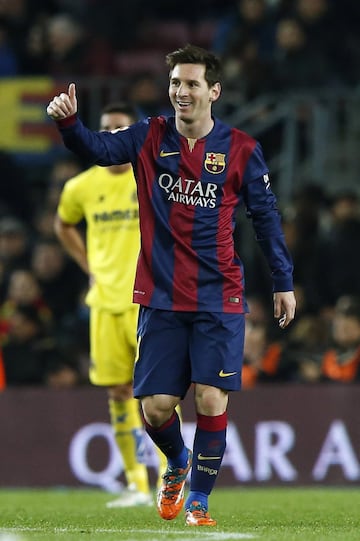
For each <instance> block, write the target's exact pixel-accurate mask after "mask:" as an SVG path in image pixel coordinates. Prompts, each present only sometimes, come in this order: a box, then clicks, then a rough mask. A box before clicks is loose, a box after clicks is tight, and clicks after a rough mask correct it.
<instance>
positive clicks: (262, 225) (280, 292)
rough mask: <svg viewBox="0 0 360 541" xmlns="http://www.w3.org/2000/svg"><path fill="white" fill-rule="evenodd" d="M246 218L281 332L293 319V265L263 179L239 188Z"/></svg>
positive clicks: (272, 197)
mask: <svg viewBox="0 0 360 541" xmlns="http://www.w3.org/2000/svg"><path fill="white" fill-rule="evenodd" d="M243 195H244V202H245V205H246V210H247V216H248V217H249V218H251V219H252V222H253V227H254V230H255V234H256V240H257V242H258V243H259V244H260V247H261V250H262V252H263V254H264V256H265V258H266V259H267V262H268V265H269V267H270V270H271V276H272V279H273V289H274V317H275V318H277V319H279V325H280V327H282V328H285V327H287V326H288V325H289V323H290V322H291V321H292V320H293V319H294V316H295V307H296V300H295V295H294V285H293V276H292V273H293V262H292V258H291V255H290V253H289V251H288V249H287V246H286V243H285V238H284V234H283V231H282V227H281V217H280V214H279V211H278V209H277V204H276V198H275V195H274V194H273V192H272V191H271V189H270V185H269V182H268V181H267V179H265V178H263V177H260V178H258V179H256V180H253V181H251V182H249V183H248V184H246V185H245V186H244V187H243Z"/></svg>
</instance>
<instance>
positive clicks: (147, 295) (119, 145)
mask: <svg viewBox="0 0 360 541" xmlns="http://www.w3.org/2000/svg"><path fill="white" fill-rule="evenodd" d="M58 125H59V128H60V131H61V133H62V136H63V140H64V143H65V145H66V146H67V147H68V148H69V149H70V150H72V151H74V152H75V153H77V154H78V155H80V156H81V157H82V158H85V159H86V160H88V161H91V162H94V163H97V164H98V165H103V166H108V165H111V164H118V163H126V162H131V163H132V165H133V168H134V173H135V177H136V181H137V189H138V199H139V210H140V228H141V251H140V254H139V260H138V266H137V272H136V277H135V285H134V294H133V300H134V302H136V303H139V304H142V305H144V306H150V307H153V308H159V309H163V310H181V311H212V312H234V313H237V312H238V313H239V312H240V313H242V312H244V311H246V301H245V295H244V271H243V264H242V261H241V259H240V257H239V255H238V254H237V253H236V251H235V248H234V240H233V232H234V227H235V214H236V212H237V209H238V207H239V205H241V204H243V205H245V209H246V212H247V214H248V216H250V217H251V218H252V221H253V226H254V230H255V233H256V238H257V240H258V242H259V243H260V245H261V247H262V249H263V252H264V254H265V256H266V258H267V260H268V263H269V267H270V269H271V273H272V277H273V283H274V291H290V290H292V289H293V283H292V270H293V266H292V260H291V257H290V255H289V252H288V250H287V248H286V245H285V241H284V236H283V232H282V228H281V219H280V215H279V212H278V210H277V204H276V198H275V196H274V194H273V192H272V190H271V188H270V182H269V175H268V173H269V171H268V168H267V166H266V163H265V161H264V158H263V153H262V150H261V146H260V144H259V143H258V142H257V141H256V140H255V139H253V138H252V137H250V136H249V135H247V134H246V133H244V132H242V131H240V130H238V129H235V128H231V127H230V126H228V125H226V124H224V123H223V122H221V121H220V120H219V119H216V118H215V119H214V127H213V129H212V131H211V132H210V133H209V134H208V135H207V136H206V137H204V138H202V139H198V140H189V139H187V138H186V137H183V136H182V135H180V134H179V132H178V131H177V130H176V127H175V118H174V117H169V118H165V117H156V118H149V119H146V120H143V121H140V122H138V123H136V124H133V125H132V126H130V127H129V128H128V129H127V130H125V131H118V132H116V133H109V132H93V131H90V130H88V129H87V128H86V127H85V126H84V125H83V124H82V122H81V121H80V120H79V119H78V118H77V117H76V116H74V117H71V118H68V119H65V120H63V121H59V122H58ZM119 189H120V188H119ZM124 257H126V254H124Z"/></svg>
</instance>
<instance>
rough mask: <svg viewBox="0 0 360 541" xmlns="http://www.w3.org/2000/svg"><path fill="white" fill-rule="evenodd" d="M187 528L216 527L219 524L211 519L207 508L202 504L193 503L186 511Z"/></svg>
mask: <svg viewBox="0 0 360 541" xmlns="http://www.w3.org/2000/svg"><path fill="white" fill-rule="evenodd" d="M185 524H186V526H216V524H217V522H216V520H214V519H213V518H211V517H210V515H209V513H208V511H207V509H206V507H204V506H203V505H202V504H201V503H200V502H192V503H191V505H190V507H189V509H187V510H186V521H185Z"/></svg>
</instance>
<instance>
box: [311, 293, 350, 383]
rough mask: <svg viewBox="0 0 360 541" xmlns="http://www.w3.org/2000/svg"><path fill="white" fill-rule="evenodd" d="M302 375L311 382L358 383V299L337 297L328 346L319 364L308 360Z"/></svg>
mask: <svg viewBox="0 0 360 541" xmlns="http://www.w3.org/2000/svg"><path fill="white" fill-rule="evenodd" d="M302 374H303V375H304V374H306V376H307V379H309V374H311V376H312V381H314V380H315V381H328V382H330V381H331V382H339V383H353V382H359V381H360V299H359V297H355V296H353V295H344V296H342V297H340V298H339V299H338V300H337V302H336V305H335V310H334V316H333V319H332V324H331V335H330V344H329V345H328V347H327V348H325V349H324V351H323V354H322V355H321V359H320V362H316V361H314V360H312V361H311V360H309V361H307V363H304V365H303V366H302Z"/></svg>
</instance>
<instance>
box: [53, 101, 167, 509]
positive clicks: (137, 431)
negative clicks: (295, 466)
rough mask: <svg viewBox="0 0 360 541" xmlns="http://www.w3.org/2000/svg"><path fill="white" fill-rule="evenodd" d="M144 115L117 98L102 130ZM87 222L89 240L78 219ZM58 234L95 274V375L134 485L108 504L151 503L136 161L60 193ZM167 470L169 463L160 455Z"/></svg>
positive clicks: (93, 172)
mask: <svg viewBox="0 0 360 541" xmlns="http://www.w3.org/2000/svg"><path fill="white" fill-rule="evenodd" d="M136 120H137V116H136V110H135V109H134V108H133V107H132V106H131V105H130V104H126V103H124V104H122V103H118V104H116V103H114V104H109V105H108V106H107V107H105V108H104V109H103V111H102V114H101V119H100V129H101V130H102V131H113V130H117V129H125V128H126V126H129V125H130V124H132V123H134V122H135V121H136ZM82 220H85V222H86V242H85V240H84V238H83V235H82V234H81V232H80V231H79V228H78V227H77V225H78V224H79V222H81V221H82ZM55 232H56V234H57V236H58V238H59V240H60V242H61V243H62V245H63V246H64V248H65V249H66V251H67V252H68V253H69V254H70V256H71V257H73V259H74V260H75V261H76V262H77V263H78V264H79V265H80V267H81V268H82V269H83V270H84V271H85V272H86V273H88V274H89V277H90V289H89V292H88V294H87V297H86V302H87V304H88V305H89V306H90V357H91V364H90V371H89V376H90V381H91V382H92V383H93V384H94V385H101V386H104V387H107V389H108V397H109V410H110V418H111V425H112V427H113V431H114V434H115V439H116V443H117V445H118V447H119V449H120V452H121V455H122V458H123V463H124V469H125V476H126V481H127V485H128V487H127V489H126V490H124V491H123V492H122V493H121V494H120V496H119V498H117V499H116V500H113V501H110V502H108V504H107V506H108V507H130V506H133V505H151V504H152V496H151V493H150V489H149V480H148V474H147V469H146V466H145V465H144V464H143V463H142V457H141V451H142V449H143V445H142V438H143V435H144V432H143V428H142V421H141V416H140V413H139V405H138V400H136V399H135V398H134V397H133V392H132V389H133V388H132V379H133V368H134V360H135V354H136V326H137V317H138V305H135V304H133V303H132V292H133V283H134V276H135V270H136V263H137V258H138V253H139V249H140V233H139V213H138V202H137V194H136V183H135V179H134V176H133V171H132V167H131V165H130V164H125V165H112V166H110V167H99V166H94V167H91V168H90V169H88V170H87V171H84V172H82V173H80V174H79V175H77V176H76V177H74V178H72V179H70V180H68V181H67V182H66V184H65V186H64V189H63V191H62V193H61V197H60V202H59V206H58V212H57V216H56V218H55ZM159 461H160V471H164V470H165V469H166V459H165V457H164V455H162V456H160V455H159Z"/></svg>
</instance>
